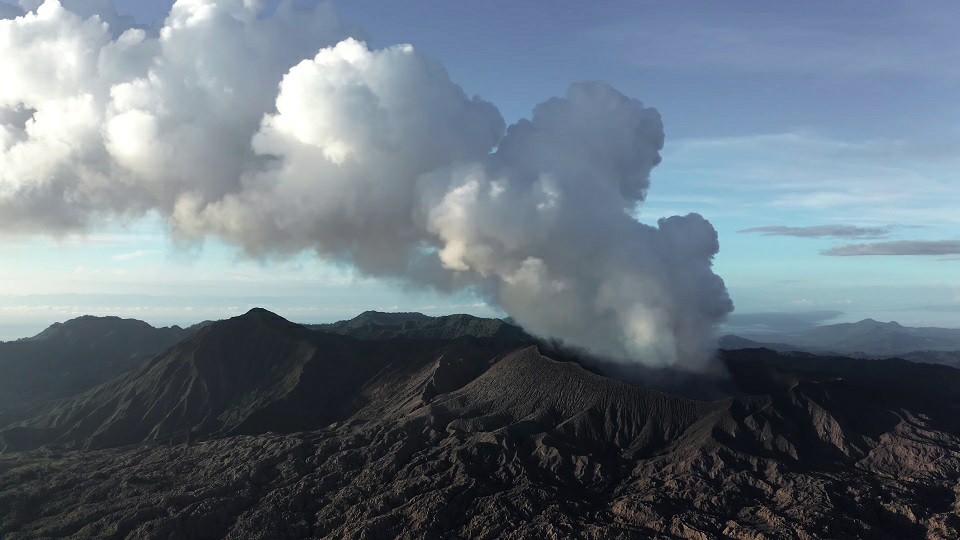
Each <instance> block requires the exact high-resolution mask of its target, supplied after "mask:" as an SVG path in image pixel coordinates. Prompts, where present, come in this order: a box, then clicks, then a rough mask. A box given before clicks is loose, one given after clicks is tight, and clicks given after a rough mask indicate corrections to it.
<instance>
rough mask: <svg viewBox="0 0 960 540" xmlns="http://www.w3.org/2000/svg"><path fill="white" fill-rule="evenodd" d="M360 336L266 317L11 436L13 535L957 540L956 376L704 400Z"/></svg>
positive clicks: (795, 362) (763, 387) (890, 378)
mask: <svg viewBox="0 0 960 540" xmlns="http://www.w3.org/2000/svg"><path fill="white" fill-rule="evenodd" d="M370 324H380V326H382V327H387V328H377V329H367V330H357V328H358V326H357V325H353V326H350V325H345V326H344V327H343V328H341V329H340V330H339V331H340V334H336V333H331V331H337V329H336V328H328V329H326V330H327V331H314V330H311V329H306V328H303V327H300V326H298V325H295V324H292V323H289V322H287V321H284V320H283V319H280V318H279V317H276V316H275V315H273V314H270V313H268V312H264V311H262V310H258V311H254V312H251V313H249V314H247V315H245V316H243V317H238V318H235V319H231V320H229V321H223V322H220V323H215V324H213V325H211V326H209V327H206V328H204V329H202V330H200V331H199V332H198V333H197V334H196V335H195V336H193V337H191V338H189V339H187V340H186V341H184V342H182V343H180V344H178V345H176V346H175V347H173V348H172V349H170V350H169V351H167V352H166V353H164V354H161V355H160V356H158V357H156V358H155V359H153V360H151V361H148V362H147V363H145V364H143V365H142V366H140V367H139V368H137V369H135V370H133V371H130V372H128V373H126V374H123V375H121V376H120V377H118V378H116V379H113V380H111V381H108V382H106V383H104V384H103V385H101V386H98V387H97V388H94V389H92V390H90V391H88V392H86V393H83V394H81V395H78V396H74V397H70V398H66V399H61V400H59V401H54V402H49V403H47V404H46V405H44V406H43V407H41V408H39V409H38V410H35V411H33V412H32V413H31V415H30V416H29V417H26V418H19V419H18V420H17V421H15V422H12V423H11V424H10V425H8V426H7V427H6V428H4V429H3V431H2V432H0V436H2V443H3V445H4V448H5V452H4V453H3V454H0V537H3V538H178V539H194V538H197V539H199V538H264V539H266V538H315V537H319V538H395V537H396V538H490V539H494V538H698V539H708V538H721V537H726V538H957V537H958V536H960V482H958V479H960V426H958V422H957V416H958V415H957V414H956V413H957V412H958V410H960V408H958V404H960V392H957V390H958V389H960V371H958V370H955V369H953V368H950V367H945V366H932V365H927V364H918V363H909V362H905V361H868V360H858V359H844V358H840V357H817V356H812V355H799V354H779V353H775V352H773V351H768V350H743V351H736V352H728V353H724V354H722V355H721V358H720V359H718V362H723V363H724V364H725V365H726V366H727V367H729V372H730V373H731V375H730V380H729V381H728V383H729V385H730V388H735V389H736V390H735V391H734V392H732V394H734V395H731V396H730V397H727V398H724V399H720V400H714V401H698V400H693V399H686V398H681V397H677V396H674V395H671V394H667V393H663V392H659V391H657V390H652V389H649V388H644V387H643V386H641V385H638V384H628V383H625V382H619V381H617V380H613V379H611V378H607V377H604V376H603V375H600V374H598V373H595V371H597V370H596V369H594V368H591V369H585V368H584V367H583V366H582V365H581V364H580V363H577V362H571V361H558V360H557V359H554V358H552V357H558V358H560V357H562V356H564V355H561V354H555V353H556V352H557V351H555V350H553V349H551V347H550V346H548V345H545V344H542V343H538V342H536V341H534V340H532V339H529V338H527V337H526V336H524V335H523V334H522V332H514V330H511V329H509V328H507V329H505V328H503V327H502V326H501V324H502V323H500V324H496V323H494V322H489V321H487V322H483V321H479V322H478V321H472V320H463V319H457V320H456V321H454V323H453V324H455V325H456V328H457V329H458V330H456V331H452V330H451V329H450V327H449V326H448V325H444V324H439V325H438V324H437V323H436V322H430V321H423V320H421V321H419V322H416V323H405V322H402V321H401V322H397V321H387V322H386V323H383V322H382V321H381V322H380V323H377V322H371V323H370ZM405 324H406V325H407V328H408V329H410V330H411V331H415V337H412V338H407V337H404V335H403V332H402V328H403V327H404V325H405ZM397 325H399V327H400V331H397V328H394V326H397ZM431 325H432V326H431ZM361 326H362V325H361ZM343 334H345V335H343ZM562 359H565V360H566V359H568V358H566V357H563V358H562ZM871 362H872V363H871Z"/></svg>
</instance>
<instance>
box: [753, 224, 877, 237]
mask: <svg viewBox="0 0 960 540" xmlns="http://www.w3.org/2000/svg"><path fill="white" fill-rule="evenodd" d="M738 232H741V233H759V234H762V235H764V236H795V237H798V238H825V237H826V238H886V237H887V236H889V234H890V227H856V226H853V225H813V226H809V227H785V226H782V225H769V226H765V227H752V228H749V229H743V230H742V231H738Z"/></svg>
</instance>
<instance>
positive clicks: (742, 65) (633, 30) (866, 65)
mask: <svg viewBox="0 0 960 540" xmlns="http://www.w3.org/2000/svg"><path fill="white" fill-rule="evenodd" d="M683 6H684V5H683V4H681V7H678V8H676V11H674V12H667V13H662V14H661V16H660V17H659V18H657V19H653V18H649V17H647V18H643V19H627V20H623V21H620V22H617V23H613V24H608V25H603V26H601V27H597V28H594V29H591V30H589V31H587V32H586V36H587V37H588V38H590V39H594V40H595V41H597V42H599V43H602V44H604V45H606V46H608V47H610V46H612V47H611V48H612V50H615V51H617V52H618V53H619V54H623V55H624V56H625V57H626V59H627V60H629V61H630V62H632V63H634V64H635V65H638V66H642V67H648V68H649V67H653V68H658V69H664V70H670V71H683V70H700V71H701V72H702V71H703V70H708V71H724V72H731V71H733V72H740V73H748V74H753V73H773V74H804V75H806V74H826V75H834V76H842V77H850V76H857V75H870V74H884V75H887V74H892V75H901V76H926V77H936V78H954V77H957V76H958V75H960V72H958V71H957V70H955V69H952V66H954V65H955V60H956V59H955V57H954V54H953V50H954V49H953V48H952V47H949V46H944V44H949V43H951V42H952V39H953V38H952V34H953V31H954V29H953V28H952V26H951V25H950V24H949V23H948V21H952V20H955V18H956V16H957V10H956V8H955V7H953V6H949V5H945V6H944V7H943V9H942V10H941V11H942V13H941V14H940V15H939V16H930V13H928V12H927V10H909V9H904V10H892V11H891V10H869V11H866V10H865V11H862V12H860V13H858V14H857V16H855V17H850V18H848V19H846V20H844V19H842V18H841V19H838V18H837V17H836V16H835V15H836V14H834V13H831V16H830V17H829V18H825V17H823V16H820V15H816V16H814V15H812V14H811V12H810V11H809V10H794V9H791V8H790V7H789V6H786V5H783V7H780V8H779V9H770V10H756V11H755V12H754V13H752V14H750V15H749V16H745V15H744V14H743V13H736V15H737V16H735V17H734V16H731V15H732V14H734V13H735V12H734V11H733V10H730V9H723V10H718V11H711V10H702V9H701V10H697V11H693V10H690V9H684V7H683ZM930 11H931V12H932V11H933V10H930Z"/></svg>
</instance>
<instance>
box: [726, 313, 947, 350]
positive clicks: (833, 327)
mask: <svg viewBox="0 0 960 540" xmlns="http://www.w3.org/2000/svg"><path fill="white" fill-rule="evenodd" d="M755 346H761V347H766V348H769V349H774V350H781V351H784V350H804V351H809V352H816V353H835V354H845V355H858V356H871V357H891V356H900V355H909V354H910V353H915V352H917V351H931V352H937V351H940V352H947V351H960V329H951V328H911V327H906V326H903V325H901V324H899V323H897V322H880V321H875V320H873V319H864V320H862V321H859V322H855V323H840V324H828V325H822V326H814V327H811V328H808V329H804V330H798V331H793V332H764V333H741V334H739V335H736V336H724V337H722V338H721V340H720V347H721V348H726V349H744V348H751V347H755ZM927 357H928V358H936V356H935V355H928V356H927ZM911 358H917V355H913V356H912V357H911Z"/></svg>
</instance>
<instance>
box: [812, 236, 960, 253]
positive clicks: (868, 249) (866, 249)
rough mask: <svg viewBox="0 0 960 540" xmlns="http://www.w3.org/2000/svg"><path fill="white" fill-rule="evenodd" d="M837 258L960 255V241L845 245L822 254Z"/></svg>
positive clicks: (909, 241) (908, 241) (899, 241)
mask: <svg viewBox="0 0 960 540" xmlns="http://www.w3.org/2000/svg"><path fill="white" fill-rule="evenodd" d="M821 253H822V254H824V255H832V256H836V257H855V256H866V255H960V240H897V241H891V242H872V243H865V244H844V245H842V246H836V247H833V248H830V249H828V250H825V251H822V252H821Z"/></svg>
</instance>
